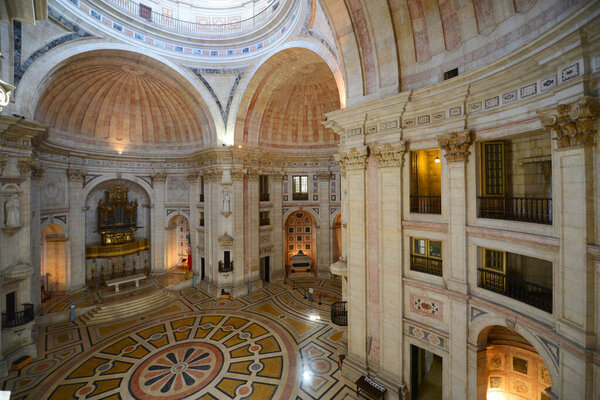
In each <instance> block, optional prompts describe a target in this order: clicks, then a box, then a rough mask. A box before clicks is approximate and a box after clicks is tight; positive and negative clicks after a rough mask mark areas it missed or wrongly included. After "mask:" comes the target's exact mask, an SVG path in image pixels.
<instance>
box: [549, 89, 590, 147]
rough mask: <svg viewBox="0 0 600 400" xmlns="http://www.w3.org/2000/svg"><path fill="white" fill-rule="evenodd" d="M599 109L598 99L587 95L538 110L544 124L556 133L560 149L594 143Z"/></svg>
mask: <svg viewBox="0 0 600 400" xmlns="http://www.w3.org/2000/svg"><path fill="white" fill-rule="evenodd" d="M599 111H600V106H599V104H598V100H597V99H595V98H593V97H587V96H586V97H582V98H581V99H579V100H577V101H575V102H572V103H569V104H559V105H558V106H556V107H554V108H552V109H550V110H542V111H538V115H539V116H540V120H541V123H542V126H543V127H544V128H547V129H549V130H550V131H552V132H553V133H554V137H553V139H554V140H556V144H557V147H558V149H566V148H570V147H574V146H587V145H593V144H594V138H595V136H596V132H597V130H598V129H597V128H596V121H597V119H598V114H599Z"/></svg>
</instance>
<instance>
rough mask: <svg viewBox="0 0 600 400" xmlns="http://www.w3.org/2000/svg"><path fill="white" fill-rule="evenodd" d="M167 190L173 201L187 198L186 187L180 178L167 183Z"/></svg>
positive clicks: (174, 178)
mask: <svg viewBox="0 0 600 400" xmlns="http://www.w3.org/2000/svg"><path fill="white" fill-rule="evenodd" d="M169 190H170V191H171V192H172V194H173V197H174V199H185V198H186V197H187V191H188V186H187V184H186V182H185V181H184V180H183V178H181V177H173V178H172V179H171V180H170V182H169Z"/></svg>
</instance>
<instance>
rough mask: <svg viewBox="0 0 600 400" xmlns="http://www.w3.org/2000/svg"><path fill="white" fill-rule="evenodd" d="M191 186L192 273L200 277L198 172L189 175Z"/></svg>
mask: <svg viewBox="0 0 600 400" xmlns="http://www.w3.org/2000/svg"><path fill="white" fill-rule="evenodd" d="M187 180H188V184H189V196H190V197H189V207H190V244H191V247H192V271H193V272H194V274H195V275H200V257H199V255H198V237H199V235H198V224H199V222H198V221H199V219H200V217H199V212H198V199H199V196H200V188H199V186H198V185H199V183H198V181H199V175H198V172H197V171H193V172H190V173H189V174H188V175H187Z"/></svg>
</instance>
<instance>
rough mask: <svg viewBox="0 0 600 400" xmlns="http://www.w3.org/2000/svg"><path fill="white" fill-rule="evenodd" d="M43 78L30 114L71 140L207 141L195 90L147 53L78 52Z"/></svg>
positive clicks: (206, 126) (208, 128) (206, 122)
mask: <svg viewBox="0 0 600 400" xmlns="http://www.w3.org/2000/svg"><path fill="white" fill-rule="evenodd" d="M49 82H50V83H49V85H48V86H47V87H46V89H45V90H44V92H43V93H42V95H41V97H40V99H39V101H38V104H37V107H36V111H35V118H36V119H37V120H38V121H40V122H43V123H45V124H48V125H50V126H51V127H52V128H53V130H54V131H56V132H61V133H68V134H72V135H71V136H72V137H73V139H74V140H78V139H79V140H81V141H82V142H84V143H86V142H94V143H97V142H98V141H99V142H105V143H106V142H108V143H109V144H110V145H116V146H117V147H118V146H119V145H123V148H130V147H132V146H133V147H135V146H141V147H145V148H147V147H148V146H151V145H165V144H171V145H182V146H184V145H186V146H188V145H190V144H194V145H197V146H202V145H203V144H204V143H207V142H210V138H209V137H208V135H209V134H210V132H211V126H210V125H211V124H210V122H209V119H208V118H207V115H208V113H207V112H205V111H204V107H203V104H202V102H201V100H200V99H199V95H198V94H197V93H195V90H194V89H193V88H192V87H191V85H189V84H188V83H187V82H185V81H184V80H183V79H182V78H181V77H180V76H178V74H177V73H175V72H174V71H171V70H170V69H169V68H168V67H166V66H164V65H162V64H160V63H159V62H157V61H155V60H153V59H150V58H148V57H144V56H139V55H134V54H131V53H127V52H119V51H97V52H90V53H84V54H81V55H78V56H75V57H72V58H70V59H68V60H67V61H65V62H64V63H63V64H62V66H60V67H59V68H58V69H56V70H55V72H54V73H53V74H52V75H51V76H50V78H49ZM112 147H114V146H112Z"/></svg>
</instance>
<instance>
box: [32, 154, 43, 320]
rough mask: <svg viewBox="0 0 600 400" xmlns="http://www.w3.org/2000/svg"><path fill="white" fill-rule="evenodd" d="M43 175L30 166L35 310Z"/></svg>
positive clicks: (39, 297) (38, 302) (38, 301)
mask: <svg viewBox="0 0 600 400" xmlns="http://www.w3.org/2000/svg"><path fill="white" fill-rule="evenodd" d="M43 175H44V170H43V169H42V168H39V167H37V166H34V167H32V168H31V223H30V235H29V237H30V240H31V266H32V268H33V277H32V279H31V296H32V302H33V304H34V306H35V309H36V310H39V308H40V306H41V303H42V294H41V284H40V283H41V271H42V265H41V243H40V238H41V234H42V232H41V224H40V210H41V204H40V203H41V193H42V189H41V180H42V177H43Z"/></svg>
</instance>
